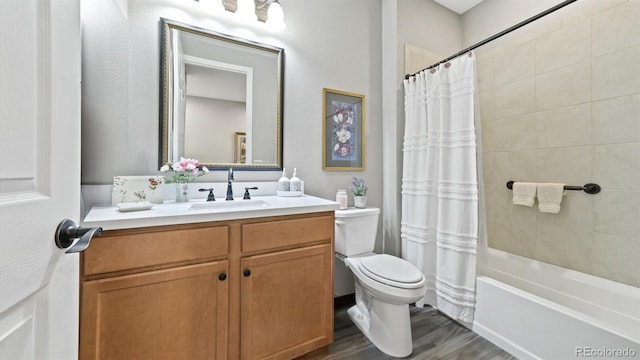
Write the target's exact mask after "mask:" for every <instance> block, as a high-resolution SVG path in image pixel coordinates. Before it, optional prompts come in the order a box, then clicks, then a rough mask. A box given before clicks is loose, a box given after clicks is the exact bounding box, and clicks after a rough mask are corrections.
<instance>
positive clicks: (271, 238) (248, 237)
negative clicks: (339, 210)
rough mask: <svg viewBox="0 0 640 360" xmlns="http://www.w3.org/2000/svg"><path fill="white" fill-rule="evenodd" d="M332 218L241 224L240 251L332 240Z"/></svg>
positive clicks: (319, 217) (330, 216) (320, 217)
mask: <svg viewBox="0 0 640 360" xmlns="http://www.w3.org/2000/svg"><path fill="white" fill-rule="evenodd" d="M333 227H334V218H333V216H332V215H329V216H317V217H310V218H301V219H292V220H281V221H270V222H266V223H255V224H244V225H242V251H243V252H253V251H261V250H268V249H276V248H282V247H290V246H297V245H304V244H309V243H315V242H320V241H323V240H324V241H326V242H332V241H333Z"/></svg>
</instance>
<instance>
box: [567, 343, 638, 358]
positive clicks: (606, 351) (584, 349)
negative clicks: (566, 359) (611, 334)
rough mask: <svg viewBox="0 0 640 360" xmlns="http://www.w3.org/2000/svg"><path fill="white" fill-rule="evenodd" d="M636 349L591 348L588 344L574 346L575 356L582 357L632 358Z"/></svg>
mask: <svg viewBox="0 0 640 360" xmlns="http://www.w3.org/2000/svg"><path fill="white" fill-rule="evenodd" d="M636 354H637V353H636V351H635V350H634V349H632V348H630V347H626V348H623V349H610V348H606V347H602V348H593V347H590V346H577V347H576V357H582V358H591V357H598V358H603V357H604V358H609V357H617V358H625V357H626V358H634V357H636Z"/></svg>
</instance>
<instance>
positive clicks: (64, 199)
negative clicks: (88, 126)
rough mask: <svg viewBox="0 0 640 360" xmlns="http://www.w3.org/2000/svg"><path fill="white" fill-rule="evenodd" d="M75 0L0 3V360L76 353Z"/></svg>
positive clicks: (77, 105) (77, 117)
mask: <svg viewBox="0 0 640 360" xmlns="http://www.w3.org/2000/svg"><path fill="white" fill-rule="evenodd" d="M79 216H80V3H79V0H0V359H2V360H4V359H11V360H14V359H74V358H77V357H78V301H79V300H78V269H79V267H78V255H77V254H73V255H70V254H65V253H64V250H61V249H58V248H57V247H56V246H55V244H54V232H55V230H56V227H57V225H58V223H59V222H60V221H61V220H62V219H64V218H70V219H72V220H73V221H75V222H76V223H78V221H79Z"/></svg>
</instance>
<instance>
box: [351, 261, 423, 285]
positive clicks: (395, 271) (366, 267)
mask: <svg viewBox="0 0 640 360" xmlns="http://www.w3.org/2000/svg"><path fill="white" fill-rule="evenodd" d="M359 268H360V270H361V271H362V272H363V273H364V274H365V275H367V276H368V277H370V278H371V279H373V280H376V281H379V282H381V283H383V284H387V285H391V286H395V287H400V288H406V289H415V288H419V287H421V286H422V285H423V281H422V280H423V279H424V276H422V273H421V272H420V270H418V269H417V268H416V267H415V266H413V265H411V264H410V263H409V262H407V261H405V260H403V259H400V258H398V257H395V256H391V255H387V254H382V255H373V256H368V257H366V258H363V259H362V260H360V264H359Z"/></svg>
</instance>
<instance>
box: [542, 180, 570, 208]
mask: <svg viewBox="0 0 640 360" xmlns="http://www.w3.org/2000/svg"><path fill="white" fill-rule="evenodd" d="M564 192H565V191H564V184H557V183H546V184H538V210H540V212H546V213H552V214H557V213H559V212H560V203H562V196H563V195H564Z"/></svg>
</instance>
